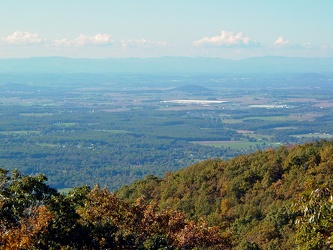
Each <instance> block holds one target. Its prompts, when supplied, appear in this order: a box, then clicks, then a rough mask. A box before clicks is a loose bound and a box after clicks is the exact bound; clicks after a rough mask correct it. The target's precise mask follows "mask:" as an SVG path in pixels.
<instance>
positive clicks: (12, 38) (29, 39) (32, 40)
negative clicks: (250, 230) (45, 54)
mask: <svg viewBox="0 0 333 250" xmlns="http://www.w3.org/2000/svg"><path fill="white" fill-rule="evenodd" d="M2 41H4V42H5V43H8V44H17V45H26V44H37V43H41V42H43V39H41V38H40V37H39V36H38V34H37V33H29V32H22V31H15V32H14V33H13V34H12V35H9V36H7V37H3V38H2Z"/></svg>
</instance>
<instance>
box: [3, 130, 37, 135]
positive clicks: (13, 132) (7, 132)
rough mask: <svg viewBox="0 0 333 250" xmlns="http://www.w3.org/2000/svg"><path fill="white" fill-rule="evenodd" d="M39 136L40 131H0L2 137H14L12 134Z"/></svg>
mask: <svg viewBox="0 0 333 250" xmlns="http://www.w3.org/2000/svg"><path fill="white" fill-rule="evenodd" d="M32 133H34V134H38V133H40V131H37V130H17V131H0V134H2V135H12V134H16V135H28V134H32Z"/></svg>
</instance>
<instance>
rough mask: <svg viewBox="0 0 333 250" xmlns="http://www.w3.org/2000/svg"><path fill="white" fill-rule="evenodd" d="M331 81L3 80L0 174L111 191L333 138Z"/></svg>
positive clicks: (20, 77)
mask: <svg viewBox="0 0 333 250" xmlns="http://www.w3.org/2000/svg"><path fill="white" fill-rule="evenodd" d="M331 83H332V76H331V75H327V76H322V75H320V77H319V76H318V77H317V75H315V74H314V75H311V78H309V79H307V80H306V81H304V77H303V76H302V75H301V76H300V75H298V74H294V75H293V74H287V75H264V76H262V75H255V74H252V75H246V76H245V75H242V76H237V75H195V74H191V75H180V74H178V75H177V74H176V75H171V76H170V75H166V74H140V75H138V74H126V75H121V74H112V75H111V74H109V75H108V74H86V75H82V74H67V75H66V74H61V75H58V74H49V75H47V76H46V75H45V74H42V75H41V74H28V75H27V74H21V75H20V74H15V75H2V76H1V75H0V84H1V89H0V115H1V121H0V143H1V154H0V167H4V168H7V169H8V168H9V169H15V168H18V169H19V170H21V171H22V172H23V173H26V174H35V173H45V174H47V176H48V177H49V183H50V184H51V185H52V186H54V187H56V188H70V187H72V186H77V185H82V184H83V183H84V184H88V185H93V184H95V183H99V184H101V185H106V186H108V187H109V188H111V189H116V188H118V187H120V186H121V185H123V184H126V183H131V182H133V181H134V180H137V179H140V178H142V177H143V176H145V175H147V174H154V175H158V176H161V175H163V174H164V173H165V172H168V171H174V170H177V169H179V168H183V167H185V166H187V165H189V164H192V163H194V162H197V161H201V160H204V159H207V158H222V159H228V158H231V157H233V156H235V155H239V154H245V153H248V152H252V151H255V150H258V149H260V150H263V149H266V148H270V147H277V146H279V145H288V144H295V143H303V142H305V141H312V140H317V139H329V138H332V135H333V125H332V124H333V123H332V121H333V112H332V109H333V101H332V100H333V92H332V90H331V88H329V87H328V86H330V85H331Z"/></svg>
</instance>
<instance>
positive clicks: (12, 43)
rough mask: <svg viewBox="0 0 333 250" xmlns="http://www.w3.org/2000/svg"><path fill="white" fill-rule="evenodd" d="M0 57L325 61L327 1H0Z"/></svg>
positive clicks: (332, 52) (330, 12)
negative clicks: (273, 58)
mask: <svg viewBox="0 0 333 250" xmlns="http://www.w3.org/2000/svg"><path fill="white" fill-rule="evenodd" d="M0 25H1V26H0V27H1V29H0V58H12V57H39V56H66V57H76V58H110V57H143V58H146V57H161V56H189V57H222V58H229V59H241V58H248V57H254V56H269V55H274V56H299V57H333V28H332V26H333V1H332V0H312V1H310V0H302V1H298V0H280V1H270V0H261V1H259V0H247V1H245V0H229V1H225V0H200V1H199V0H117V1H115V0H94V1H91V0H89V1H88V0H57V1H55V0H29V1H27V0H0Z"/></svg>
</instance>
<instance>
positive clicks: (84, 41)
mask: <svg viewBox="0 0 333 250" xmlns="http://www.w3.org/2000/svg"><path fill="white" fill-rule="evenodd" d="M112 43H113V39H112V37H111V35H110V34H97V35H95V36H87V35H83V34H81V35H80V36H79V37H77V38H75V39H73V40H68V39H60V40H55V41H54V42H53V45H55V46H64V47H69V46H85V45H111V44H112Z"/></svg>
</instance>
